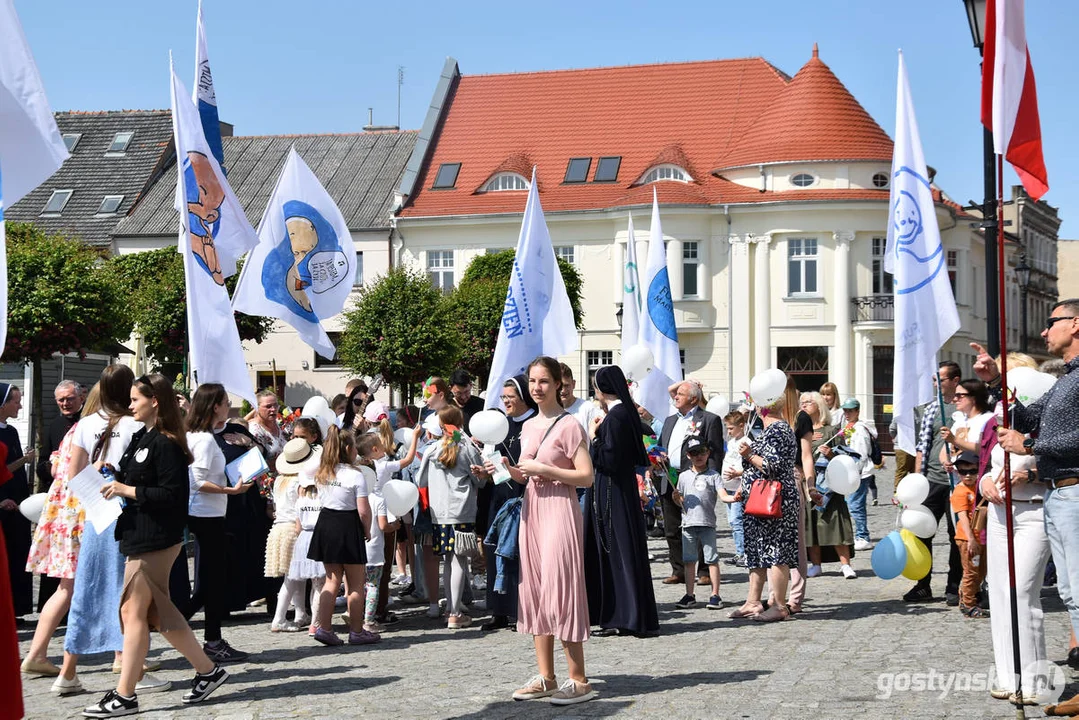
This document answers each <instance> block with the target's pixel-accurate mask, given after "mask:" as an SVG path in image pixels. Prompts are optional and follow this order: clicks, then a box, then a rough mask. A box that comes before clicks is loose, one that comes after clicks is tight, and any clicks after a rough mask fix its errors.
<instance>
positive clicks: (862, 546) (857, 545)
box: [854, 538, 873, 550]
mask: <svg viewBox="0 0 1079 720" xmlns="http://www.w3.org/2000/svg"><path fill="white" fill-rule="evenodd" d="M854 549H855V550H872V549H873V543H871V542H869V541H868V540H866V539H865V538H858V539H857V540H855V541H854Z"/></svg>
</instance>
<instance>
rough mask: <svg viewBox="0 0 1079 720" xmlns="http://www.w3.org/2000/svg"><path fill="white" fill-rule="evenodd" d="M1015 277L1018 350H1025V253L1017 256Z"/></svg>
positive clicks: (1027, 270)
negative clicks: (1017, 305)
mask: <svg viewBox="0 0 1079 720" xmlns="http://www.w3.org/2000/svg"><path fill="white" fill-rule="evenodd" d="M1015 279H1016V280H1018V281H1019V332H1020V335H1019V350H1020V351H1022V352H1026V351H1027V288H1029V287H1030V266H1029V265H1027V254H1026V253H1025V252H1024V253H1023V254H1022V255H1020V256H1019V264H1018V265H1016V266H1015Z"/></svg>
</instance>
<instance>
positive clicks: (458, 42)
mask: <svg viewBox="0 0 1079 720" xmlns="http://www.w3.org/2000/svg"><path fill="white" fill-rule="evenodd" d="M15 4H16V8H17V9H18V11H19V14H20V17H21V18H22V22H23V26H24V29H25V31H26V34H27V36H28V37H29V39H30V44H31V46H32V48H33V50H34V55H35V57H36V58H37V62H38V65H39V67H40V70H41V74H42V76H43V78H44V82H45V88H46V90H47V92H48V95H49V100H50V102H51V104H52V107H53V108H54V109H56V110H68V109H76V110H106V109H109V110H112V109H120V108H165V107H168V105H169V84H168V51H169V50H170V49H171V50H173V52H174V56H175V58H176V63H177V66H178V68H179V69H180V71H181V77H183V78H184V81H185V83H187V84H188V85H190V83H191V78H192V75H193V68H192V64H193V62H194V22H195V8H196V0H183V1H169V2H164V1H161V0H155V1H152V2H147V0H97V1H95V2H80V1H78V0H57V1H54V2H40V0H16V3H15ZM203 12H204V15H205V17H206V23H207V33H208V39H209V47H210V61H211V64H212V67H213V72H214V82H215V88H216V91H217V98H218V106H219V109H220V113H221V117H222V119H224V120H226V121H228V122H231V123H233V124H234V125H235V126H236V133H237V134H240V135H263V134H284V133H315V132H355V131H358V130H360V128H361V127H362V126H363V125H364V124H365V123H366V122H367V108H369V107H373V108H374V119H375V122H376V123H378V124H393V123H395V122H396V120H397V83H396V79H397V67H398V66H399V65H403V66H404V67H405V84H404V86H403V88H402V92H401V124H402V126H403V127H405V128H418V127H420V125H421V124H422V123H423V118H424V115H425V113H426V111H427V106H428V104H429V102H430V99H431V93H432V91H433V90H434V86H435V83H436V82H437V80H438V74H439V71H440V70H441V68H442V65H443V63H444V61H445V58H446V56H453V57H455V58H456V59H457V60H458V62H459V64H460V67H461V72H463V73H465V74H478V73H496V72H514V71H533V70H549V69H559V68H579V67H595V66H603V65H625V64H636V63H652V62H667V61H681V60H702V59H712V58H736V57H748V56H762V57H764V58H766V59H767V60H769V61H770V62H772V63H773V64H775V65H777V66H778V67H780V68H781V69H782V70H784V71H785V72H787V73H788V74H791V75H793V74H794V73H795V72H797V71H798V69H799V68H800V67H801V66H802V65H803V64H804V63H805V62H806V61H807V60H808V59H809V57H810V53H811V50H812V47H813V43H814V42H817V43H819V45H820V55H821V59H822V60H824V62H826V63H827V64H828V65H829V66H830V67H831V68H832V70H833V71H834V72H835V73H836V75H837V76H838V77H839V79H840V80H842V81H843V83H844V84H845V85H846V86H847V88H848V89H850V91H851V92H852V93H853V94H854V96H855V97H856V98H857V99H858V100H859V101H860V102H861V103H862V105H863V106H865V108H866V109H867V110H868V111H869V113H870V114H871V115H872V116H873V117H874V118H875V119H876V120H877V122H879V123H880V124H881V126H882V127H883V128H884V129H885V130H886V131H888V133H889V134H891V133H892V131H893V128H894V124H895V83H896V63H897V61H896V50H897V49H898V48H902V49H903V51H904V54H905V56H906V60H907V67H908V71H909V73H910V82H911V88H912V92H913V94H914V102H915V106H916V108H917V113H918V121H919V125H920V127H921V134H922V142H923V145H924V146H925V155H926V159H927V162H929V164H930V165H933V166H934V167H935V168H937V171H938V175H937V182H938V184H940V186H941V187H942V188H943V189H944V190H945V191H946V192H947V193H948V194H950V195H951V196H952V197H953V198H955V199H956V200H957V201H958V202H961V203H966V202H967V201H968V200H971V199H980V198H981V192H982V179H981V172H982V139H981V130H980V125H979V122H978V103H979V99H978V98H979V82H980V75H979V69H978V61H979V60H978V54H977V51H976V50H975V49H974V48H973V47H972V44H971V39H970V32H969V30H968V27H967V21H966V14H965V11H964V9H963V3H962V1H961V0H908V1H907V2H905V3H896V2H879V1H877V0H869V1H866V0H861V1H858V2H855V1H853V0H845V1H841V0H815V1H814V2H805V1H804V0H800V1H796V0H768V1H764V2H762V1H759V0H758V2H751V3H746V2H730V1H729V0H723V1H716V0H712V1H711V2H694V3H688V2H677V1H673V2H672V1H670V0H668V1H667V2H608V1H606V0H603V1H600V0H593V1H592V2H581V1H580V0H577V1H576V2H565V1H563V0H549V1H548V2H546V3H539V4H533V3H505V2H486V1H483V2H480V1H472V2H463V3H446V2H428V1H427V0H416V1H415V2H412V3H407V4H402V3H389V2H383V3H360V2H354V1H353V2H345V1H343V0H317V1H316V2H307V3H295V2H289V3H286V2H283V1H281V0H260V1H258V2H256V1H255V0H205V5H204V10H203ZM1076 28H1079V3H1074V2H1050V1H1049V0H1031V1H1029V2H1027V37H1028V43H1029V45H1030V49H1031V56H1032V60H1033V63H1034V70H1035V74H1036V77H1037V83H1038V94H1039V104H1040V108H1041V119H1042V135H1043V137H1044V143H1045V154H1046V163H1047V165H1048V169H1049V184H1050V191H1049V193H1048V195H1047V196H1046V198H1045V199H1046V200H1047V201H1048V202H1049V203H1051V204H1053V205H1055V206H1057V207H1059V208H1060V213H1061V216H1062V217H1063V218H1064V224H1063V226H1062V227H1061V237H1063V238H1069V237H1079V218H1076V217H1075V215H1076V214H1077V213H1079V200H1077V196H1079V170H1077V166H1079V143H1077V142H1076V141H1075V139H1074V135H1073V133H1072V132H1071V131H1070V130H1069V127H1070V126H1073V125H1074V118H1075V117H1076V116H1077V115H1079V112H1077V111H1079V99H1077V94H1076V92H1075V76H1074V72H1073V73H1071V74H1069V73H1068V72H1067V71H1066V68H1067V67H1068V66H1071V67H1074V65H1075V63H1074V56H1072V59H1071V60H1068V55H1069V50H1068V48H1073V46H1074V44H1075V42H1076V37H1075V30H1076ZM1070 52H1074V48H1073V50H1072V51H1070ZM1069 117H1071V118H1073V121H1072V122H1071V123H1069V122H1068V120H1067V118H1069ZM672 122H677V118H672ZM1016 182H1017V180H1016V178H1015V176H1014V174H1012V173H1011V171H1010V169H1009V170H1006V174H1005V183H1006V185H1011V184H1013V183H1016Z"/></svg>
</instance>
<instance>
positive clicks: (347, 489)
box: [318, 465, 368, 512]
mask: <svg viewBox="0 0 1079 720" xmlns="http://www.w3.org/2000/svg"><path fill="white" fill-rule="evenodd" d="M318 494H319V498H320V499H321V500H322V509H323V510H352V511H353V512H355V511H356V500H357V499H358V498H362V497H367V495H368V492H367V482H366V481H364V479H363V475H361V474H360V471H359V470H357V469H356V468H354V467H352V466H350V465H338V466H337V470H336V472H335V476H334V478H333V479H332V480H330V482H328V483H326V484H325V485H323V484H321V483H320V484H319V486H318Z"/></svg>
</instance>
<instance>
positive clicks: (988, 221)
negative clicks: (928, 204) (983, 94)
mask: <svg viewBox="0 0 1079 720" xmlns="http://www.w3.org/2000/svg"><path fill="white" fill-rule="evenodd" d="M985 4H986V0H963V5H964V6H965V7H966V10H967V22H968V23H969V24H970V35H971V39H972V40H973V41H974V47H976V48H978V54H979V55H981V54H982V46H983V42H984V39H985ZM982 173H983V194H984V199H983V201H982V222H981V223H980V224H979V226H980V227H981V228H982V230H983V232H984V233H985V296H986V297H985V304H986V318H985V319H986V324H987V326H988V327H987V328H986V331H987V332H986V338H985V339H986V343H985V344H986V349H987V350H988V351H989V354H990V355H999V354H1000V295H999V293H998V290H997V288H998V285H997V282H998V279H997V231H998V228H997V178H996V157H995V153H994V150H993V133H992V131H990V130H989V128H986V127H984V126H983V127H982Z"/></svg>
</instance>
